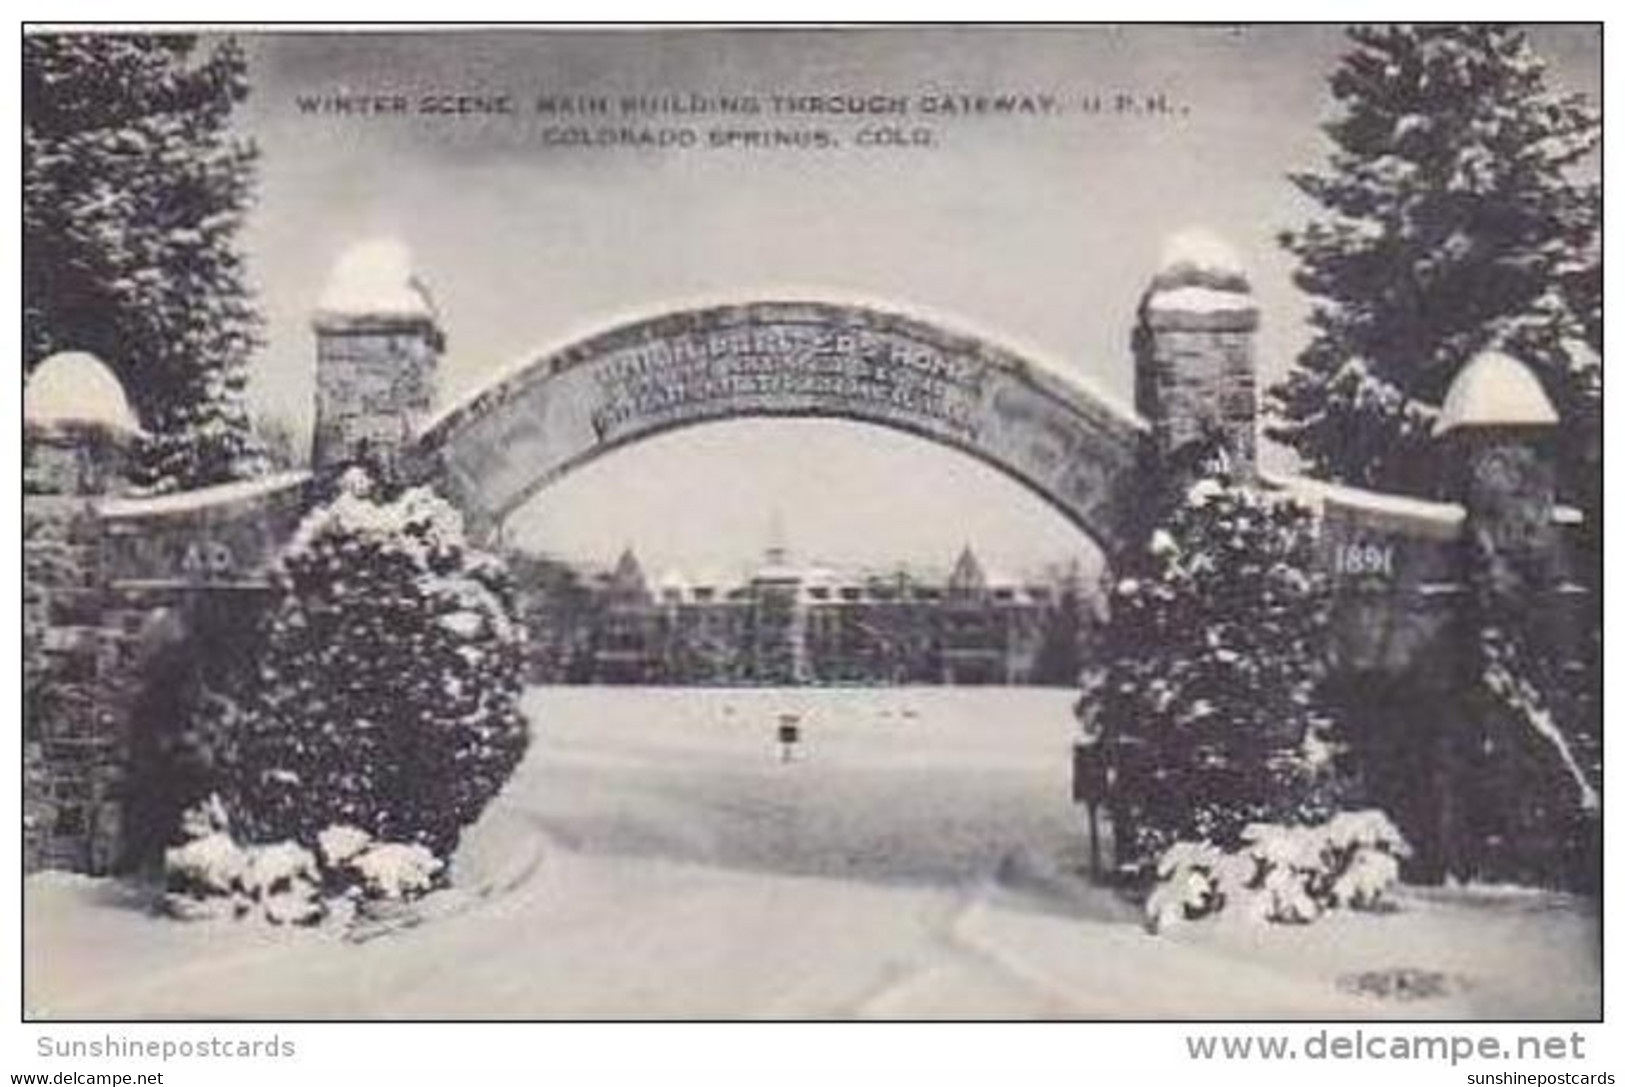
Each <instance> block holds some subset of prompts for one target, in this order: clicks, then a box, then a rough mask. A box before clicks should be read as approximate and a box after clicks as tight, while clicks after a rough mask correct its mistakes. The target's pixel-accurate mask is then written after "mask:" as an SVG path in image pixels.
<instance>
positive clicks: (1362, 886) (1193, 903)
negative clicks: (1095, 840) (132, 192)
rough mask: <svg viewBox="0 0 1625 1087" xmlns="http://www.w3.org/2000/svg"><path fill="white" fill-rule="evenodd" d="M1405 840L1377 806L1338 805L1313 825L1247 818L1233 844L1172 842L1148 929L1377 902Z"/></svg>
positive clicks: (1302, 920) (1406, 850) (1151, 900)
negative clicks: (1345, 808)
mask: <svg viewBox="0 0 1625 1087" xmlns="http://www.w3.org/2000/svg"><path fill="white" fill-rule="evenodd" d="M1409 855H1410V847H1409V845H1407V844H1406V842H1405V839H1404V838H1403V837H1401V835H1400V833H1399V831H1398V830H1397V829H1396V828H1395V827H1394V825H1393V823H1392V822H1390V821H1389V819H1388V817H1387V816H1386V815H1384V814H1383V813H1382V812H1380V811H1376V810H1374V809H1372V810H1366V811H1354V812H1339V813H1338V814H1337V815H1334V816H1333V817H1332V818H1331V819H1328V820H1327V821H1326V822H1324V823H1319V824H1316V825H1313V826H1282V825H1280V824H1273V823H1254V824H1252V825H1250V826H1248V827H1246V828H1244V829H1243V831H1242V832H1241V835H1240V844H1239V845H1237V846H1236V847H1234V848H1232V849H1221V848H1219V847H1218V846H1216V845H1213V844H1212V843H1210V842H1191V841H1180V842H1175V843H1174V844H1173V845H1171V846H1169V847H1168V848H1167V849H1165V850H1163V852H1162V854H1161V856H1160V857H1159V858H1158V861H1157V869H1156V871H1157V882H1156V884H1155V886H1154V887H1153V888H1152V890H1151V893H1150V894H1149V895H1148V896H1147V898H1146V903H1145V912H1146V920H1147V922H1148V923H1149V925H1150V926H1151V928H1152V929H1153V930H1154V931H1158V930H1161V929H1164V928H1167V927H1168V926H1169V925H1172V924H1177V923H1179V922H1182V921H1192V920H1196V919H1198V918H1202V917H1207V916H1210V915H1212V914H1216V913H1219V912H1220V911H1221V910H1224V911H1228V912H1230V913H1232V914H1237V915H1239V916H1241V917H1242V918H1244V919H1247V920H1253V921H1273V922H1281V923H1287V924H1306V923H1308V922H1310V921H1313V920H1315V919H1316V918H1317V917H1319V916H1320V915H1321V914H1323V913H1325V912H1326V911H1327V910H1330V909H1338V908H1347V909H1358V910H1372V909H1379V908H1381V906H1382V905H1383V904H1384V902H1385V900H1386V898H1387V896H1388V894H1389V892H1390V891H1391V890H1392V889H1393V887H1394V885H1395V884H1396V883H1398V881H1399V862H1400V860H1401V859H1402V858H1404V857H1407V856H1409Z"/></svg>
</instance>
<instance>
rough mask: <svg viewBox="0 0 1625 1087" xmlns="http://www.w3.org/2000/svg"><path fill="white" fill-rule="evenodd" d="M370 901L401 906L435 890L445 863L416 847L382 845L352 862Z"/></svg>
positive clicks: (383, 843) (403, 844)
mask: <svg viewBox="0 0 1625 1087" xmlns="http://www.w3.org/2000/svg"><path fill="white" fill-rule="evenodd" d="M349 867H350V868H351V869H353V870H354V871H355V872H356V874H357V875H358V876H360V878H361V886H362V889H363V891H364V893H365V895H366V897H368V898H372V899H383V900H385V901H388V902H400V901H405V900H408V899H412V898H417V897H418V896H420V895H424V894H427V893H428V892H429V891H430V890H432V889H433V888H434V884H435V880H436V879H437V878H438V877H439V875H440V872H441V870H442V869H443V868H444V867H445V862H444V861H442V860H441V859H440V858H439V857H437V856H435V855H434V854H433V853H431V852H429V851H428V850H427V849H425V848H424V847H423V846H421V845H418V844H416V843H415V842H414V843H410V844H405V843H401V842H380V843H378V844H377V845H374V846H371V847H370V848H368V849H364V850H362V851H361V852H360V853H358V854H357V855H356V856H355V857H353V858H352V859H351V860H350V861H349Z"/></svg>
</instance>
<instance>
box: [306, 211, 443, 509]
mask: <svg viewBox="0 0 1625 1087" xmlns="http://www.w3.org/2000/svg"><path fill="white" fill-rule="evenodd" d="M313 326H314V328H315V332H316V425H315V429H314V432H313V436H312V449H311V464H312V466H313V467H314V468H315V470H316V471H317V472H321V473H329V472H333V471H337V470H339V469H342V468H344V467H347V466H350V465H363V466H367V467H370V468H371V469H373V470H374V471H376V472H378V473H379V474H381V475H383V476H385V477H389V476H392V475H394V474H395V471H396V467H397V464H398V461H399V458H400V455H401V453H402V451H403V449H404V448H405V447H407V446H408V444H409V443H410V442H411V441H412V440H413V439H414V438H415V437H416V436H417V434H418V432H419V429H420V426H421V424H422V422H423V420H424V419H425V418H426V417H427V416H428V414H429V412H430V410H431V408H432V407H433V404H434V389H435V376H436V370H437V369H438V367H439V362H440V355H441V353H442V352H443V351H444V350H445V335H444V333H443V332H442V331H441V329H440V323H439V318H438V316H437V314H436V312H435V308H434V304H433V302H432V300H431V299H430V297H429V293H428V291H427V290H426V289H425V288H424V286H423V284H422V283H421V282H420V281H419V280H418V278H417V277H416V276H415V275H414V274H413V273H412V264H411V258H410V255H409V254H408V253H407V251H406V249H405V247H404V246H401V245H399V244H398V243H395V242H387V241H384V242H379V241H375V242H368V243H364V244H362V245H358V246H356V247H354V248H352V249H351V250H349V251H348V252H347V253H345V254H344V256H342V257H341V258H340V259H339V261H338V263H337V264H336V265H335V267H334V269H333V275H332V278H331V279H330V280H329V281H328V286H327V290H326V291H325V292H324V294H323V296H322V300H321V303H320V305H319V307H318V309H317V313H316V317H315V320H314V322H313Z"/></svg>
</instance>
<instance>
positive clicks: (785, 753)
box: [779, 713, 801, 762]
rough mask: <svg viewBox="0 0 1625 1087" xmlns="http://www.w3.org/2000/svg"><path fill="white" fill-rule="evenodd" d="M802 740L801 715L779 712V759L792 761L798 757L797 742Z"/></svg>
mask: <svg viewBox="0 0 1625 1087" xmlns="http://www.w3.org/2000/svg"><path fill="white" fill-rule="evenodd" d="M800 742H801V715H800V714H795V713H781V714H779V761H780V762H791V761H793V760H794V759H795V757H796V744H798V743H800Z"/></svg>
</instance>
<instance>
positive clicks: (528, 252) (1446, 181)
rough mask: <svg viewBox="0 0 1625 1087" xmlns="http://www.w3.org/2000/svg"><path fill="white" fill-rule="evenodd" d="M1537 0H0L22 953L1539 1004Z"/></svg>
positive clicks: (1118, 1008) (62, 1010)
mask: <svg viewBox="0 0 1625 1087" xmlns="http://www.w3.org/2000/svg"><path fill="white" fill-rule="evenodd" d="M1601 39H1602V34H1601V28H1600V27H1599V26H1589V25H1534V26H1523V27H1516V26H1503V25H1496V26H1489V25H1476V24H1428V25H1422V26H1387V25H1383V26H1358V27H1347V26H1336V25H1290V26H1283V25H1258V26H1246V25H1243V26H1198V25H1187V26H1173V25H1127V26H992V25H979V26H929V25H911V26H886V27H862V26H855V27H840V28H817V27H797V28H786V27H773V26H752V27H732V28H730V27H684V26H638V27H618V28H582V27H568V26H561V27H517V26H515V27H495V28H492V27H484V28H474V27H466V28H463V27H436V28H419V29H379V28H371V27H366V26H359V27H343V28H340V27H332V28H321V27H317V28H304V29H297V30H295V29H279V28H275V27H266V28H249V27H219V28H208V27H204V28H188V29H184V30H181V29H175V28H164V27H159V28H155V29H143V28H138V27H130V28H120V27H116V26H114V27H95V28H89V27H73V26H67V27H34V28H28V29H27V30H26V31H25V33H24V36H23V41H22V69H23V71H22V74H23V96H22V104H21V111H22V121H23V124H22V127H23V151H22V166H23V189H22V200H23V209H22V210H23V254H22V256H23V276H22V279H23V309H24V313H23V322H22V323H23V333H24V343H23V345H22V347H23V350H22V358H23V366H24V374H25V380H26V387H25V392H24V412H25V418H24V431H25V434H24V454H25V476H24V480H23V489H24V502H23V522H24V524H23V530H24V551H25V571H24V582H23V590H24V591H23V597H24V599H23V634H24V638H23V642H24V661H23V665H24V667H23V673H24V683H25V688H26V690H25V699H26V704H25V720H24V740H23V767H22V773H23V793H24V810H23V815H22V826H21V828H20V835H21V841H22V848H23V865H24V870H25V874H24V884H23V954H24V978H23V994H22V1005H23V1007H22V1014H23V1016H24V1018H25V1019H29V1020H80V1021H84V1020H91V1021H95V1020H132V1019H170V1020H174V1019H180V1020H242V1019H250V1020H277V1021H290V1020H291V1021H304V1020H326V1019H342V1020H405V1019H432V1020H561V1019H562V1020H648V1019H656V1020H692V1019H705V1020H747V1019H753V1020H760V1019H769V1020H809V1019H819V1020H822V1019H880V1020H924V1019H968V1020H994V1019H1016V1020H1040V1019H1042V1020H1049V1019H1074V1020H1124V1019H1127V1020H1151V1021H1170V1020H1179V1021H1189V1020H1243V1021H1247V1020H1255V1021H1256V1020H1297V1019H1312V1020H1376V1019H1415V1018H1427V1019H1448V1020H1496V1021H1503V1022H1504V1021H1524V1020H1545V1021H1559V1020H1560V1021H1595V1020H1598V1019H1599V1018H1600V1016H1601V1013H1602V1005H1601V976H1602V962H1601V943H1600V924H1601V922H1600V916H1599V898H1600V893H1601V865H1602V859H1601V809H1602V780H1601V754H1600V752H1601V707H1600V702H1601V614H1602V608H1601V584H1602V582H1601V571H1602V559H1601V554H1602V553H1601V496H1602V488H1601V459H1600V458H1601V438H1600V435H1601V404H1602V401H1601V337H1602V317H1601V312H1602V310H1601V298H1602V296H1601V271H1602V263H1601V241H1600V223H1601V210H1602V209H1601V204H1602V196H1601V188H1600V181H1599V178H1600V170H1601V160H1600V154H1599V151H1598V144H1599V142H1600V138H1601V123H1602V122H1601V113H1600V108H1601V79H1602V49H1601ZM1524 1033H1527V1034H1529V1036H1530V1037H1531V1038H1533V1039H1534V1044H1535V1046H1536V1050H1535V1053H1534V1056H1536V1057H1541V1058H1543V1059H1546V1058H1552V1057H1553V1056H1554V1053H1553V1049H1552V1047H1553V1045H1554V1044H1556V1045H1559V1046H1562V1045H1567V1044H1569V1043H1568V1042H1567V1039H1568V1038H1569V1037H1570V1035H1569V1034H1568V1033H1564V1032H1557V1031H1556V1028H1555V1027H1554V1028H1553V1030H1552V1031H1550V1032H1547V1031H1545V1029H1544V1028H1541V1029H1540V1030H1534V1031H1529V1030H1526V1031H1524ZM1548 1033H1550V1034H1551V1037H1547V1034H1548ZM110 1037H111V1036H110ZM1573 1037H1574V1038H1576V1039H1578V1038H1579V1035H1577V1034H1576V1035H1573ZM1347 1040H1348V1039H1343V1041H1347ZM1388 1040H1389V1041H1395V1044H1400V1045H1401V1046H1402V1044H1403V1043H1404V1041H1405V1039H1403V1038H1399V1039H1397V1040H1395V1039H1388ZM1322 1041H1323V1042H1324V1041H1325V1039H1324V1038H1322ZM1481 1041H1482V1040H1481ZM1494 1041H1495V1039H1493V1038H1491V1039H1489V1042H1494ZM1209 1043H1210V1044H1211V1043H1212V1039H1209ZM58 1044H59V1045H61V1046H68V1047H70V1048H69V1049H66V1050H62V1051H59V1052H53V1053H51V1054H47V1055H50V1056H61V1057H75V1056H92V1055H100V1056H108V1057H117V1056H120V1055H121V1054H120V1053H119V1052H115V1051H113V1050H108V1051H106V1052H104V1053H100V1054H91V1053H90V1052H89V1051H88V1050H87V1051H85V1052H84V1053H83V1054H81V1053H77V1052H75V1051H72V1049H71V1046H72V1045H76V1044H89V1043H78V1042H69V1041H68V1040H66V1036H64V1039H63V1040H61V1041H60V1042H59V1043H58ZM107 1044H108V1045H113V1044H114V1043H113V1042H112V1041H109V1042H108V1043H107ZM188 1044H190V1043H188ZM243 1044H249V1043H247V1042H244V1043H243ZM265 1044H270V1043H265ZM279 1044H280V1043H279ZM1476 1044H1477V1043H1475V1045H1476ZM1573 1044H1574V1045H1575V1046H1578V1045H1579V1042H1578V1041H1576V1042H1574V1043H1573ZM1542 1047H1543V1048H1542ZM1480 1048H1482V1047H1480ZM1475 1054H1476V1055H1477V1056H1480V1057H1482V1056H1486V1054H1485V1053H1481V1052H1478V1051H1477V1050H1475ZM268 1055H269V1056H277V1055H278V1054H274V1053H273V1054H268ZM1488 1056H1491V1057H1494V1056H1496V1055H1495V1054H1488ZM1505 1056H1506V1057H1509V1058H1511V1057H1517V1058H1522V1057H1526V1056H1528V1054H1525V1053H1521V1052H1516V1051H1515V1050H1511V1051H1508V1052H1507V1053H1506V1054H1505ZM1555 1056H1559V1057H1561V1056H1568V1057H1574V1058H1580V1057H1583V1056H1585V1054H1582V1053H1580V1052H1578V1051H1576V1052H1573V1053H1564V1054H1555ZM1497 1067H1499V1066H1497Z"/></svg>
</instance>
